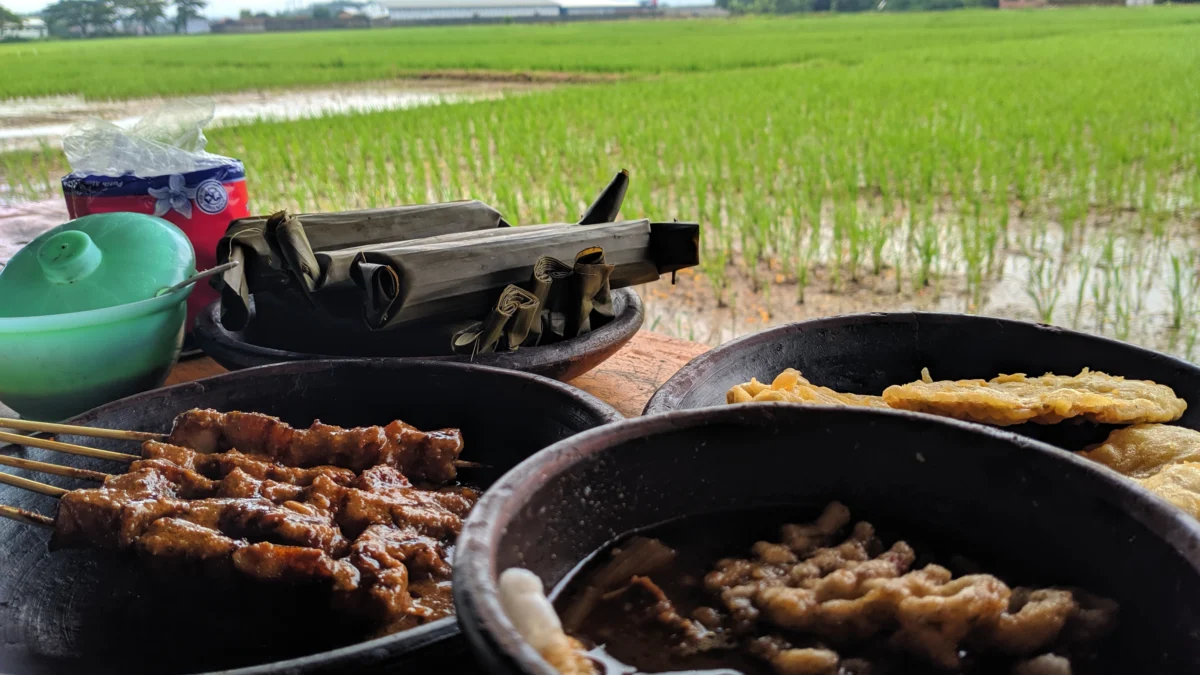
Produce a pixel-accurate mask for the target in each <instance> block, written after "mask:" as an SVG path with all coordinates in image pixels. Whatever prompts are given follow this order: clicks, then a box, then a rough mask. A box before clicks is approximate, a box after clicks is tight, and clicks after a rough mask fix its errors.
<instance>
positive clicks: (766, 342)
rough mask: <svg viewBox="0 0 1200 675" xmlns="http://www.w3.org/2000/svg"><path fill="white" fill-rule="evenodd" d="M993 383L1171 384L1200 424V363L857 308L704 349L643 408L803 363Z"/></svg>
mask: <svg viewBox="0 0 1200 675" xmlns="http://www.w3.org/2000/svg"><path fill="white" fill-rule="evenodd" d="M922 367H927V368H929V372H930V374H931V375H932V376H933V378H934V379H936V380H958V379H967V378H982V379H985V380H986V379H991V378H993V377H996V376H997V375H998V374H1000V373H1027V374H1029V375H1041V374H1043V373H1046V372H1053V373H1056V374H1059V375H1075V374H1077V373H1078V372H1079V371H1080V370H1082V369H1083V368H1085V367H1087V368H1091V369H1092V370H1100V371H1104V372H1106V373H1109V374H1112V375H1122V376H1124V377H1127V378H1130V379H1144V380H1153V381H1155V382H1159V383H1161V384H1165V385H1168V386H1170V387H1172V388H1173V389H1174V390H1175V393H1176V394H1178V395H1179V396H1180V397H1181V398H1183V399H1184V400H1186V401H1187V402H1188V403H1189V408H1188V410H1187V412H1186V413H1185V414H1184V416H1183V418H1182V419H1180V420H1179V421H1178V422H1176V424H1180V425H1182V426H1186V427H1190V428H1193V429H1200V368H1198V367H1197V366H1195V365H1193V364H1191V363H1187V362H1185V361H1182V360H1180V359H1177V358H1174V357H1171V356H1167V355H1165V354H1160V353H1158V352H1154V351H1150V350H1149V349H1143V348H1141V347H1135V346H1134V345H1131V344H1128V343H1125V342H1119V341H1117V340H1111V339H1108V338H1103V337H1098V336H1095V335H1088V334H1086V333H1080V332H1077V331H1072V330H1067V329H1065V328H1058V327H1055V326H1047V325H1043V324H1036V323H1028V322H1025V321H1012V320H1008V319H995V318H989V317H982V316H970V315H966V314H934V313H922V312H896V313H884V314H851V315H847V316H836V317H830V318H827V319H816V320H813V321H802V322H799V323H793V324H788V325H786V326H779V327H777V328H771V329H768V330H764V331H760V332H758V333H754V334H751V335H747V336H745V337H742V338H739V339H737V340H733V341H731V342H727V343H725V344H723V345H721V346H720V347H717V348H716V349H714V350H712V351H710V352H707V353H705V354H701V355H700V356H697V357H696V358H694V359H692V360H691V361H690V362H689V363H688V364H687V365H685V366H684V367H683V368H681V369H680V370H679V372H677V373H675V374H674V375H673V376H671V379H669V380H667V381H666V382H665V383H664V384H663V385H662V386H661V387H659V389H658V391H657V392H655V393H654V396H652V397H651V398H650V400H649V401H648V402H647V403H646V409H645V414H647V415H649V414H653V413H661V412H666V411H668V410H683V409H688V408H702V407H706V406H720V405H725V393H726V392H727V391H729V388H730V387H732V386H733V385H735V384H740V383H742V382H748V381H749V380H750V378H752V377H755V378H758V380H759V381H760V382H768V383H769V382H771V381H772V380H773V379H775V376H776V375H778V374H779V373H780V372H782V371H783V370H784V369H786V368H796V369H797V370H799V371H800V372H801V373H803V374H804V376H805V377H806V378H808V380H809V381H811V382H812V383H813V384H817V385H821V386H825V387H830V388H832V389H835V390H837V391H846V392H853V393H858V394H879V393H881V392H883V390H884V389H886V388H887V387H888V386H890V385H893V384H903V383H907V382H913V381H915V380H919V379H920V378H921V368H922ZM1006 428H1007V429H1008V430H1010V431H1014V432H1017V433H1019V434H1024V435H1027V436H1030V437H1032V438H1038V439H1040V440H1043V441H1046V442H1048V443H1053V444H1055V445H1058V446H1060V447H1064V448H1067V449H1070V450H1079V449H1081V448H1083V447H1084V446H1086V445H1088V444H1089V443H1097V442H1100V441H1102V440H1104V438H1105V437H1106V436H1107V435H1108V432H1109V431H1111V430H1112V429H1113V428H1114V427H1112V426H1106V425H1096V424H1090V423H1083V424H1080V423H1071V422H1067V423H1062V424H1052V425H1037V424H1021V425H1016V426H1011V427H1006Z"/></svg>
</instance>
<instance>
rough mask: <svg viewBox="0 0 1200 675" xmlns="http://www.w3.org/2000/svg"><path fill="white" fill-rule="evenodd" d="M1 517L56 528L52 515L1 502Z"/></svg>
mask: <svg viewBox="0 0 1200 675" xmlns="http://www.w3.org/2000/svg"><path fill="white" fill-rule="evenodd" d="M0 518H8V519H9V520H15V521H17V522H18V523H25V524H26V525H35V526H37V527H46V528H50V529H51V530H53V529H54V519H53V518H51V517H50V516H43V515H42V514H40V513H34V512H32V511H26V510H25V509H18V508H16V507H13V506H5V505H3V504H0Z"/></svg>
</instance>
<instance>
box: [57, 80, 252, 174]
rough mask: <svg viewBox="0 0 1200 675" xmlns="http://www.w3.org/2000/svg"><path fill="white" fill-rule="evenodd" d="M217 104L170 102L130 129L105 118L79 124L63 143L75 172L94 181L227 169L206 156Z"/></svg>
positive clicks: (222, 159)
mask: <svg viewBox="0 0 1200 675" xmlns="http://www.w3.org/2000/svg"><path fill="white" fill-rule="evenodd" d="M213 109H214V104H213V101H212V99H203V98H198V99H184V100H180V101H172V102H171V103H166V104H164V105H162V106H160V107H158V108H156V109H155V110H153V111H151V112H150V113H149V114H147V115H146V116H145V117H143V118H142V119H141V120H140V121H139V122H138V123H137V124H135V125H134V126H133V127H131V128H129V129H122V128H121V127H119V126H117V125H115V124H113V123H111V122H105V121H104V120H100V119H90V120H87V121H85V122H81V123H79V124H76V125H74V126H73V127H71V128H70V129H69V130H68V131H67V134H66V136H65V137H64V138H63V150H64V151H65V152H66V155H67V161H68V162H69V163H70V165H71V170H72V171H73V172H74V173H76V174H83V175H91V176H127V175H130V174H132V175H137V176H159V175H164V174H184V173H189V172H192V171H199V170H202V169H210V168H214V167H217V166H221V165H223V164H227V163H228V162H229V159H228V158H226V157H221V156H219V155H212V154H209V153H207V152H205V151H204V145H205V143H206V142H207V139H206V138H205V137H204V127H205V126H207V125H208V124H209V123H210V122H212V119H213Z"/></svg>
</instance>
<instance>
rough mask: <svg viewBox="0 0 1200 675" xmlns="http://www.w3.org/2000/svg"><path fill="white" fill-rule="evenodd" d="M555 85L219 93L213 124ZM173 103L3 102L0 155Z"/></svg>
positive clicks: (423, 82) (477, 83)
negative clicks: (78, 127) (88, 123)
mask: <svg viewBox="0 0 1200 675" xmlns="http://www.w3.org/2000/svg"><path fill="white" fill-rule="evenodd" d="M547 86H551V84H550V83H548V82H518V81H501V80H479V79H471V80H468V79H456V78H445V79H439V78H428V79H420V80H389V81H385V82H367V83H354V84H345V85H340V86H338V87H336V88H311V89H292V90H281V91H271V90H264V91H247V92H235V93H227V94H215V95H212V96H211V97H210V98H212V99H213V101H214V102H215V103H216V108H215V113H214V119H213V125H212V126H222V125H229V124H239V123H245V122H251V121H256V120H273V121H276V120H295V119H305V118H313V117H324V116H328V115H348V114H354V113H365V112H376V111H381V110H402V109H406V108H415V107H419V106H428V105H435V104H439V103H458V102H467V101H477V100H484V99H493V98H500V97H502V96H504V95H511V94H515V93H518V92H523V91H529V90H533V89H539V88H545V87H547ZM168 100H169V99H162V98H153V99H133V100H122V101H94V100H86V99H84V98H83V97H82V96H54V97H47V98H32V99H18V100H10V101H2V102H0V152H4V151H6V150H21V149H30V148H37V147H38V146H39V144H41V143H45V144H48V145H51V146H54V145H56V144H57V143H59V142H60V141H61V140H62V137H63V134H65V133H66V132H67V130H68V129H70V127H71V125H72V124H75V123H77V122H81V121H83V120H85V119H88V118H91V117H99V118H101V119H104V120H106V121H110V122H114V123H116V124H117V125H119V126H132V125H133V123H135V122H136V121H137V120H138V119H140V118H141V116H142V115H143V114H145V112H146V111H147V110H148V109H151V108H154V107H156V106H159V105H162V104H163V103H164V102H167V101H168Z"/></svg>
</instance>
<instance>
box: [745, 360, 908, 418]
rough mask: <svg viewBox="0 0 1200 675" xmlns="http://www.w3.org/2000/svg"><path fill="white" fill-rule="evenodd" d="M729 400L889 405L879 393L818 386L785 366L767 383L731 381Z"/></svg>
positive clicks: (882, 406)
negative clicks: (852, 392)
mask: <svg viewBox="0 0 1200 675" xmlns="http://www.w3.org/2000/svg"><path fill="white" fill-rule="evenodd" d="M725 401H726V402H728V403H748V402H750V401H758V402H762V401H783V402H786V403H807V404H810V405H849V406H861V407H867V408H886V407H888V405H887V404H886V403H884V402H883V398H881V397H879V396H864V395H862V394H844V393H842V392H837V391H834V390H832V389H830V388H828V387H818V386H816V385H814V384H812V383H811V382H809V381H808V380H806V379H804V376H803V375H801V374H800V371H798V370H796V369H795V368H788V369H787V370H785V371H783V372H782V373H780V374H779V375H778V376H777V377H776V378H775V380H774V381H773V382H771V384H770V385H766V384H763V383H762V382H759V381H758V380H756V379H753V378H751V379H750V381H749V382H747V383H745V384H737V385H734V386H733V388H732V389H730V390H729V391H728V392H727V393H726V394H725Z"/></svg>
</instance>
